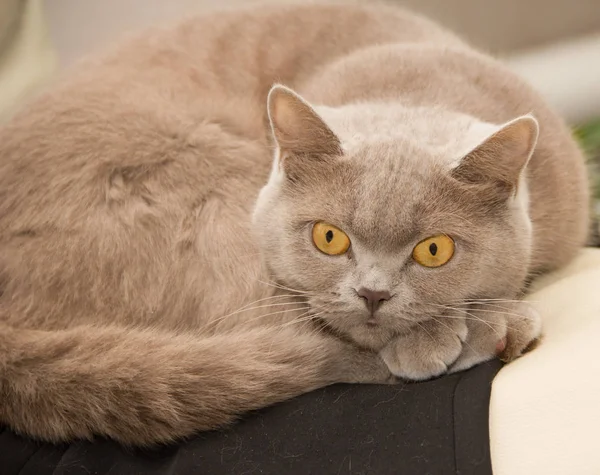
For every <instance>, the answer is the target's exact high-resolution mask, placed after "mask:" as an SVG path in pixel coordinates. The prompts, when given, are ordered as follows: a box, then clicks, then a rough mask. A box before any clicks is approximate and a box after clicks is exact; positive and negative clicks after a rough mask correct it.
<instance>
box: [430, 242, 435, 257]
mask: <svg viewBox="0 0 600 475" xmlns="http://www.w3.org/2000/svg"><path fill="white" fill-rule="evenodd" d="M429 252H430V253H431V255H432V256H435V255H436V254H437V244H436V243H434V242H432V243H431V244H430V245H429Z"/></svg>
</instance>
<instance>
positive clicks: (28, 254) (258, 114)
mask: <svg viewBox="0 0 600 475" xmlns="http://www.w3.org/2000/svg"><path fill="white" fill-rule="evenodd" d="M274 83H283V84H285V85H286V86H287V87H284V86H275V87H272V86H273V84H274ZM288 87H289V88H293V89H289V88H288ZM273 154H274V156H275V158H273ZM586 185H587V184H586V175H585V169H584V165H583V160H582V156H581V153H580V151H579V150H578V148H577V147H576V145H575V143H574V142H573V140H572V139H571V137H570V134H569V131H568V129H567V127H566V126H565V125H564V124H563V122H562V121H561V120H560V119H559V118H558V117H557V115H556V114H555V113H554V112H553V111H551V110H550V109H549V108H548V107H547V106H546V105H545V103H544V102H543V101H542V100H541V99H540V97H539V96H538V95H537V94H536V93H535V92H534V91H532V90H531V89H530V88H529V87H528V86H527V85H525V84H524V83H523V82H522V81H521V80H520V79H519V78H517V77H515V76H514V75H513V74H511V73H510V72H509V71H507V70H506V69H505V67H504V66H502V65H501V64H500V63H498V62H496V61H495V60H493V59H490V58H488V57H487V56H485V55H482V54H480V53H477V52H475V51H473V50H472V49H471V48H470V47H468V46H467V45H466V44H464V43H463V42H462V41H461V40H459V39H457V38H456V37H455V36H454V35H452V34H451V33H448V32H446V31H444V30H443V29H441V28H440V27H438V26H436V25H434V24H432V23H430V22H429V21H427V20H425V19H422V18H420V17H417V16H414V15H412V14H409V13H407V12H404V11H402V10H398V9H395V8H391V7H387V6H382V5H371V6H359V5H328V4H322V5H316V4H315V5H291V6H268V7H267V6H265V7H261V8H260V9H247V10H239V11H230V12H221V13H212V14H209V15H204V16H199V17H195V18H191V19H189V20H186V21H184V22H183V23H181V24H179V25H177V26H175V27H172V28H165V29H154V30H151V31H148V32H146V33H144V34H141V35H139V36H137V37H134V38H131V39H129V40H128V41H127V42H125V43H124V44H122V45H121V46H120V47H118V48H117V49H116V50H114V51H112V52H109V53H107V54H105V55H104V56H102V57H98V58H96V59H89V60H87V61H85V62H83V63H82V64H80V65H79V67H78V68H77V69H76V71H73V72H72V73H71V74H70V75H69V77H68V78H66V79H64V80H62V81H61V82H59V83H58V84H56V85H55V86H53V88H51V89H50V90H48V91H47V92H45V93H44V94H42V95H41V96H40V97H39V98H37V99H36V100H35V101H33V102H32V103H31V104H29V105H28V106H27V107H25V108H24V110H23V111H22V112H21V113H20V114H19V115H17V116H16V117H14V118H13V119H12V120H11V121H10V123H8V124H7V125H6V126H4V127H3V128H2V129H1V130H0V395H1V400H2V404H1V405H0V421H1V422H3V423H5V424H8V425H9V426H10V427H12V428H13V429H14V430H16V431H19V432H21V433H23V434H27V435H29V436H33V437H37V438H41V439H46V440H52V441H64V440H71V439H74V438H90V437H92V436H93V435H102V436H106V437H111V438H114V439H116V440H118V441H120V442H122V443H127V444H135V445H148V444H154V443H160V442H165V441H170V440H174V439H177V438H179V437H183V436H187V435H190V434H192V433H194V432H195V431H198V430H206V429H212V428H215V427H218V426H219V425H222V424H225V423H228V422H230V421H232V420H234V419H235V417H236V416H238V415H240V414H241V413H243V412H244V411H248V410H251V409H255V408H260V407H263V406H265V405H268V404H272V403H274V402H277V401H280V400H283V399H285V398H289V397H292V396H294V395H297V394H300V393H302V392H305V391H310V390H312V389H315V388H318V387H321V386H324V385H327V384H332V383H336V382H363V383H380V382H392V381H393V380H394V379H395V377H404V378H409V379H425V378H429V377H432V376H436V375H439V374H442V373H444V372H446V371H449V370H450V371H456V370H460V369H463V368H466V367H469V366H471V365H473V364H476V363H478V362H480V361H483V360H485V359H489V358H491V357H492V356H493V355H494V354H495V352H496V350H497V344H498V340H501V339H503V338H504V340H503V342H505V344H506V349H505V350H504V356H505V357H506V358H507V359H511V358H514V357H516V356H518V355H519V354H520V353H521V352H522V351H523V350H524V349H525V347H526V346H527V345H528V344H529V343H530V342H531V341H532V339H534V338H536V337H537V336H538V335H539V332H540V318H539V316H538V315H537V314H536V313H535V312H534V311H533V310H531V309H530V308H529V307H527V306H526V305H525V304H524V303H522V302H520V301H518V300H516V299H517V298H518V297H519V296H520V295H521V293H522V291H523V289H524V285H525V282H526V280H527V279H528V278H531V277H532V276H535V275H536V274H538V273H540V272H545V271H548V270H551V269H554V268H556V267H558V266H561V265H563V264H564V263H566V262H567V261H568V260H569V259H571V257H572V256H573V255H574V253H575V252H576V251H577V249H578V248H579V247H580V246H581V245H582V244H583V243H584V241H585V236H586V231H587V218H588V215H587V213H588V208H587V201H588V195H587V193H588V192H587V186H586ZM503 344H504V343H503Z"/></svg>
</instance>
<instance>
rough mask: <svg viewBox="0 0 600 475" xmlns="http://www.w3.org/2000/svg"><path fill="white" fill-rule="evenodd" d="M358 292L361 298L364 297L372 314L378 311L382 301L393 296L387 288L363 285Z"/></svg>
mask: <svg viewBox="0 0 600 475" xmlns="http://www.w3.org/2000/svg"><path fill="white" fill-rule="evenodd" d="M356 293H357V294H358V296H359V297H360V298H362V299H364V301H365V304H366V305H367V308H368V309H369V311H370V312H371V314H374V313H375V312H376V311H377V309H378V308H379V306H380V305H381V302H384V301H386V300H389V299H390V298H391V295H390V293H389V292H388V291H387V290H371V289H365V288H364V287H361V288H360V289H358V290H357V291H356Z"/></svg>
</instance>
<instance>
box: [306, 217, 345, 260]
mask: <svg viewBox="0 0 600 475" xmlns="http://www.w3.org/2000/svg"><path fill="white" fill-rule="evenodd" d="M312 239H313V242H314V243H315V246H317V249H318V250H319V251H321V252H323V253H325V254H329V255H330V256H339V255H340V254H344V253H345V252H346V251H347V250H348V248H349V247H350V238H349V237H348V236H347V235H346V233H345V232H344V231H342V230H341V229H339V228H336V227H335V226H332V225H331V224H327V223H323V222H318V223H315V224H314V226H313V229H312Z"/></svg>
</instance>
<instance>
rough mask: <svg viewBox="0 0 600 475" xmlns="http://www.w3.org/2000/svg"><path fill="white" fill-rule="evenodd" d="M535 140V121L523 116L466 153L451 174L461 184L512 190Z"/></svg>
mask: <svg viewBox="0 0 600 475" xmlns="http://www.w3.org/2000/svg"><path fill="white" fill-rule="evenodd" d="M537 137H538V124H537V121H536V120H535V119H534V118H533V117H531V116H523V117H520V118H518V119H515V120H514V121H512V122H509V123H508V124H506V125H505V126H504V127H503V128H501V129H500V130H498V131H497V132H496V133H494V134H493V135H491V136H490V137H489V138H487V139H486V140H485V141H484V142H483V143H481V144H480V145H478V146H477V147H476V148H475V149H474V150H473V151H472V152H470V153H469V154H468V155H467V156H466V157H465V158H464V159H463V160H462V161H461V163H460V165H459V166H458V167H456V168H455V169H454V170H453V173H452V174H453V176H454V177H455V178H457V179H459V180H461V181H466V182H469V183H480V184H486V183H487V184H493V183H496V184H501V185H502V187H503V188H506V189H510V190H513V191H514V190H516V188H517V186H518V184H519V178H520V176H521V173H522V171H523V170H524V168H525V167H526V166H527V163H528V161H529V159H530V157H531V155H532V153H533V150H534V148H535V145H536V143H537Z"/></svg>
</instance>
